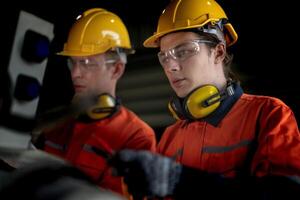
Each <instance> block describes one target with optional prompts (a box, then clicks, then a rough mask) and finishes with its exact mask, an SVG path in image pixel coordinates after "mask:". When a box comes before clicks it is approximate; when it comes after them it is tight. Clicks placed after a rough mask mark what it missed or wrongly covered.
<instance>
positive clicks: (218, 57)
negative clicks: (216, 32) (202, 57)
mask: <svg viewBox="0 0 300 200" xmlns="http://www.w3.org/2000/svg"><path fill="white" fill-rule="evenodd" d="M225 55H226V47H225V45H224V44H223V43H219V44H217V46H216V47H215V64H218V63H220V62H223V60H224V58H225Z"/></svg>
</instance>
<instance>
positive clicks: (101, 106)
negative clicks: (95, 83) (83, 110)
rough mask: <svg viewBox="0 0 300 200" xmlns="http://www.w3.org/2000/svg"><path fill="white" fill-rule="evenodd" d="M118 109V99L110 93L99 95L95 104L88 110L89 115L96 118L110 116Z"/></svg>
mask: <svg viewBox="0 0 300 200" xmlns="http://www.w3.org/2000/svg"><path fill="white" fill-rule="evenodd" d="M116 111H117V101H116V99H115V98H114V97H113V96H111V95H109V94H101V95H99V96H98V99H97V102H96V104H95V105H93V106H91V107H90V108H89V109H88V110H87V115H88V116H89V117H90V118H91V119H94V120H99V119H103V118H106V117H109V116H110V115H112V114H114V113H115V112H116Z"/></svg>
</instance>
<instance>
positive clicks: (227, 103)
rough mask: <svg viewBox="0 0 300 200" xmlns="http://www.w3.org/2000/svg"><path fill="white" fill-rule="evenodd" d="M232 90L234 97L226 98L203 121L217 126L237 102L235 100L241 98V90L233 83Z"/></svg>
mask: <svg viewBox="0 0 300 200" xmlns="http://www.w3.org/2000/svg"><path fill="white" fill-rule="evenodd" d="M233 88H234V95H232V96H228V97H227V98H225V99H224V100H223V101H222V102H221V105H220V106H219V107H218V108H217V110H216V111H214V112H213V113H212V114H211V115H209V116H208V117H206V118H204V119H203V121H205V122H207V123H209V124H211V125H213V126H217V125H218V124H219V123H220V121H221V120H222V119H223V118H224V117H225V115H226V114H227V113H228V112H229V111H230V109H231V108H232V106H233V105H234V104H235V102H237V100H238V99H239V98H240V97H241V96H242V94H243V89H242V88H241V86H240V85H239V84H238V83H233Z"/></svg>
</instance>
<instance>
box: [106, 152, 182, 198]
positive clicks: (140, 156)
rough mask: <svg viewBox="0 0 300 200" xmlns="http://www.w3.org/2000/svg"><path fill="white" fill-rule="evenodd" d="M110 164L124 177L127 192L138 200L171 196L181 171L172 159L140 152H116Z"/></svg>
mask: <svg viewBox="0 0 300 200" xmlns="http://www.w3.org/2000/svg"><path fill="white" fill-rule="evenodd" d="M110 163H111V164H112V166H113V167H114V169H115V170H116V172H117V174H118V175H121V176H124V181H125V183H126V184H127V186H128V190H129V192H130V193H131V194H132V195H133V196H136V197H139V198H141V197H145V196H147V197H165V196H168V195H171V194H172V193H173V192H174V189H175V187H176V184H177V183H178V181H179V178H180V174H181V170H182V166H181V165H180V164H178V163H176V162H175V161H173V160H172V159H170V158H168V157H164V156H161V155H158V154H153V153H151V152H149V151H142V150H141V151H134V150H122V151H120V152H117V153H116V154H115V156H114V157H113V158H112V159H111V161H110Z"/></svg>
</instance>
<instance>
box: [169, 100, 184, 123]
mask: <svg viewBox="0 0 300 200" xmlns="http://www.w3.org/2000/svg"><path fill="white" fill-rule="evenodd" d="M168 108H169V111H170V112H171V115H172V116H173V117H174V118H175V119H176V120H179V119H184V116H183V114H182V113H183V110H182V106H181V102H180V101H179V99H178V98H172V99H171V101H169V104H168Z"/></svg>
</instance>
